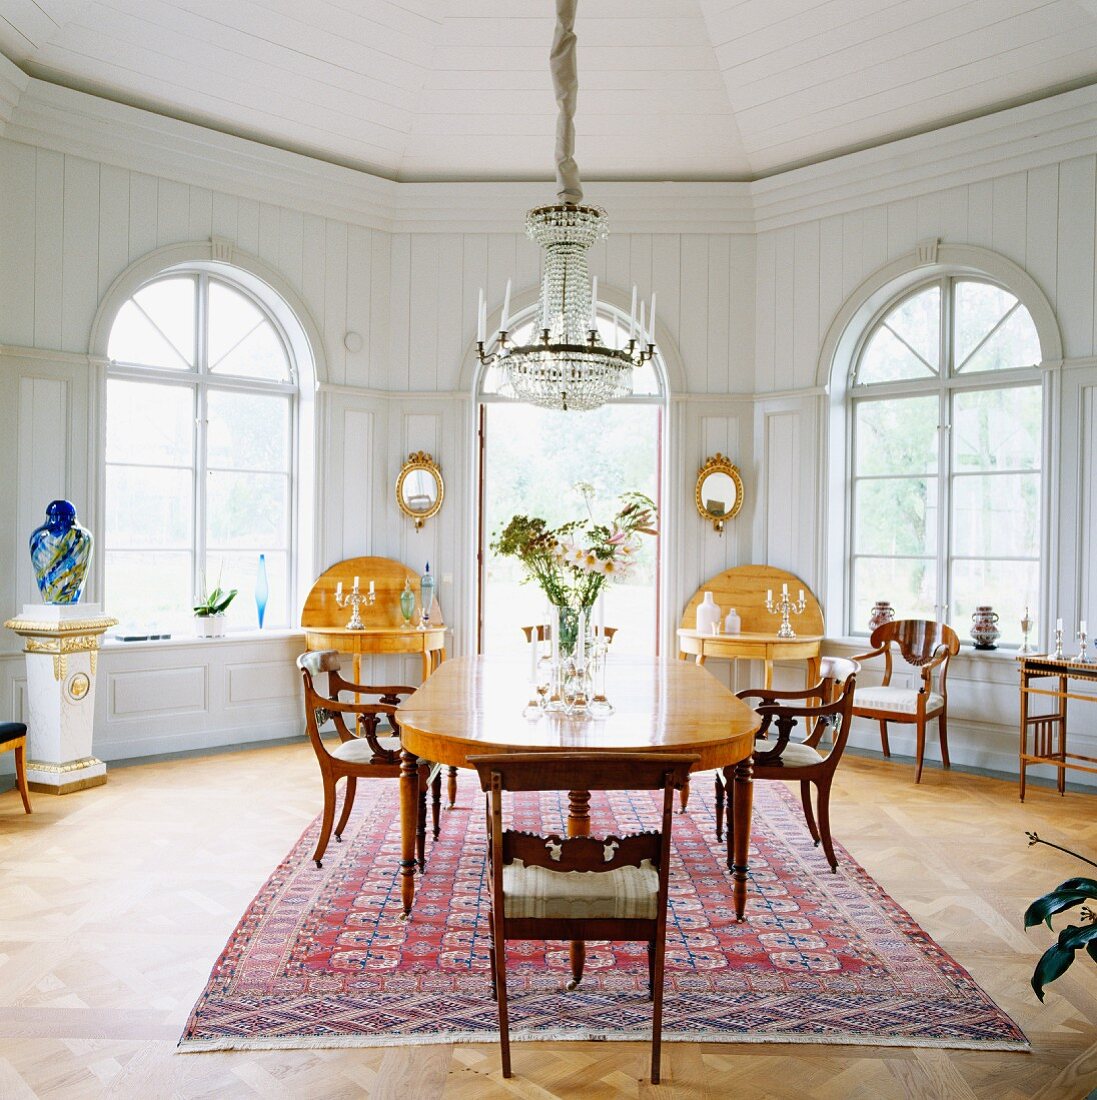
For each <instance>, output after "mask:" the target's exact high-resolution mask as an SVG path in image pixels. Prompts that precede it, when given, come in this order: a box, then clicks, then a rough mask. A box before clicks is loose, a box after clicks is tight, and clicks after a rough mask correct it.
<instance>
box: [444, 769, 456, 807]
mask: <svg viewBox="0 0 1097 1100" xmlns="http://www.w3.org/2000/svg"><path fill="white" fill-rule="evenodd" d="M446 780H447V781H446V794H447V795H448V796H449V808H450V809H451V810H452V809H453V807H454V806H455V805H457V769H456V768H455V767H454V766H453V765H452V764H451V765H450V766H449V775H448V776H447V777H446Z"/></svg>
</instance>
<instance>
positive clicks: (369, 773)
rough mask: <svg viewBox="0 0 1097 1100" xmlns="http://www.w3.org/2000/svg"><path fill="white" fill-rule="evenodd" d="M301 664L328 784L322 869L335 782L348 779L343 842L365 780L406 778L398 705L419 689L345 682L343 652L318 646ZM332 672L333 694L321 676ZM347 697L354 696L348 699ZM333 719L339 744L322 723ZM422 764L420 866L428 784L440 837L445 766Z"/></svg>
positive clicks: (311, 728)
mask: <svg viewBox="0 0 1097 1100" xmlns="http://www.w3.org/2000/svg"><path fill="white" fill-rule="evenodd" d="M297 667H298V668H299V669H300V670H301V678H302V680H303V682H304V690H305V730H306V732H307V733H308V737H309V740H310V741H311V742H312V748H313V751H314V752H315V753H316V760H317V763H318V764H319V765H320V777H321V779H322V781H323V784H324V813H323V818H322V820H321V823H320V836H319V839H318V840H317V844H316V852H315V854H314V855H313V857H312V858H313V859H314V860H315V861H316V866H317V867H321V866H322V863H321V860H322V859H323V858H324V852H325V851H326V849H327V846H328V840H329V839H330V837H331V831H332V824H333V822H334V820H335V785H336V783H338V782H339V780H340V779H343V778H345V779H346V784H345V788H346V789H345V793H344V795H343V812H342V813H341V814H340V816H339V824H338V825H337V826H335V839H336V840H337V841H338V840H342V838H343V830H344V829H345V828H346V825H347V821H348V820H349V818H350V812H351V809H352V808H353V806H354V795H355V791H356V789H357V786H358V780H359V779H378V778H379V779H399V778H400V727H399V724H398V722H397V717H396V707H397V704H399V702H400V700H401V699H402V698H404V697H406V696H408V695H411V693H412V692H414V691H415V690H416V689H415V688H413V687H401V686H384V687H376V686H374V687H370V686H367V685H365V684H355V683H352V682H351V681H350V680H345V679H344V678H343V676H342V675H341V674H340V667H341V666H340V663H339V654H338V653H336V652H335V651H334V650H330V649H327V650H318V651H314V652H310V653H302V654H301V656H300V657H298V658H297ZM324 673H326V674H327V677H328V693H327V694H326V695H325V694H324V693H323V692H321V691H320V690H318V688H317V686H316V682H315V681H316V678H317V677H318V676H320V675H322V674H324ZM344 695H347V696H350V698H342V696H344ZM348 717H350V718H351V722H352V725H353V727H354V730H355V731H357V732H352V731H351V730H350V729H348V728H347V718H348ZM328 721H331V723H332V724H333V725H334V726H335V731H336V733H337V734H338V735H339V744H338V745H337V746H336V747H335V748H333V749H329V748H328V743H326V742H325V741H324V739H323V737H321V736H320V727H321V726H322V725H324V724H325V723H326V722H328ZM430 771H431V765H430V764H429V763H428V762H426V761H420V762H419V772H418V789H417V792H416V794H417V800H418V803H419V821H418V852H417V855H418V860H419V866H420V868H422V867H423V865H424V863H425V850H424V849H425V845H426V791H427V786H428V783H429V784H430V786H431V789H432V795H433V812H434V821H433V825H434V830H433V834H434V838H435V839H436V840H437V838H438V828H439V825H438V811H439V807H440V804H441V798H442V794H441V791H442V775H441V770H440V769H438V768H435V769H434V773H435V774H434V776H433V779H432V778H431V775H430Z"/></svg>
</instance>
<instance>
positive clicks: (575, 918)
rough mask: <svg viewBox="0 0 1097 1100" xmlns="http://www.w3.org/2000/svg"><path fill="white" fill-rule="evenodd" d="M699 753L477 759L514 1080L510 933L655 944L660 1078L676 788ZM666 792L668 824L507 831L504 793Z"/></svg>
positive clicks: (503, 1019)
mask: <svg viewBox="0 0 1097 1100" xmlns="http://www.w3.org/2000/svg"><path fill="white" fill-rule="evenodd" d="M698 759H699V758H698V757H696V756H685V755H669V754H667V755H664V754H654V753H652V754H647V753H552V754H543V753H516V754H513V755H501V756H474V757H470V758H469V763H470V764H472V765H473V766H474V767H475V768H476V770H477V772H479V774H480V785H481V787H482V788H483V789H484V790H485V791H486V792H487V813H488V859H489V863H490V868H491V936H492V940H491V943H492V947H491V965H492V971H491V973H492V986H493V990H492V991H493V995H494V996H495V998H496V1000H497V1001H498V1005H499V1044H500V1047H501V1050H502V1061H503V1076H504V1077H510V1075H511V1070H510V1031H509V1025H508V1014H507V968H506V942H507V940H639V941H641V942H643V943H646V944H647V948H648V989H649V993H650V995H651V998H652V1002H653V1003H652V1047H651V1080H652V1082H653V1083H657V1082H658V1080H659V1059H660V1047H661V1037H662V1018H663V964H664V956H665V947H666V927H667V878H668V868H669V861H670V834H671V824H672V818H673V815H672V813H671V809H672V801H673V794H674V790H675V788H676V787H680V786H681V785H682V784H683V783H684V782H685V779H686V776H687V775H688V774H689V769H690V767H691V766H692V765H693V764H695V763H696V762H697V760H698ZM580 789H581V790H585V791H609V790H629V791H633V790H636V791H662V792H663V813H662V828H661V829H660V830H659V831H658V832H644V833H637V834H633V835H631V836H623V837H615V836H610V837H604V838H596V837H591V836H576V837H566V838H562V837H560V836H556V835H552V836H539V835H534V834H533V833H520V832H515V831H514V830H512V829H504V828H503V792H504V791H569V790H580Z"/></svg>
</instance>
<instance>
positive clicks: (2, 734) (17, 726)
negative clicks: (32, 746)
mask: <svg viewBox="0 0 1097 1100" xmlns="http://www.w3.org/2000/svg"><path fill="white" fill-rule="evenodd" d="M26 736H27V727H26V726H24V725H23V723H22V722H0V745H6V744H7V743H8V742H9V741H14V740H16V738H19V737H26Z"/></svg>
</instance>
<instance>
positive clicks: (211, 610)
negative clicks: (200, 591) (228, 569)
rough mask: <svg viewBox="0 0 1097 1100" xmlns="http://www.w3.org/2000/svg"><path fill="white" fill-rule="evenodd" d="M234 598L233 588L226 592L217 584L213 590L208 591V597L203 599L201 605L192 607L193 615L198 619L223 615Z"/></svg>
mask: <svg viewBox="0 0 1097 1100" xmlns="http://www.w3.org/2000/svg"><path fill="white" fill-rule="evenodd" d="M235 598H236V589H235V588H233V589H231V590H230V591H228V592H226V591H225V590H224V589H223V588H222V587H221V585H220V582H218V584H217V585H215V586H214V588H213V589H211V590H210V593H209V595H207V596H205V597H203V599H202V602H201V603H196V604H195V605H194V613H195V615H197V616H198V618H200V619H205V618H208V617H209V616H210V615H221V614H223V613H224V611H225V608H226V607H228V605H229V604H230V603H232V601H233V600H234V599H235Z"/></svg>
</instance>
